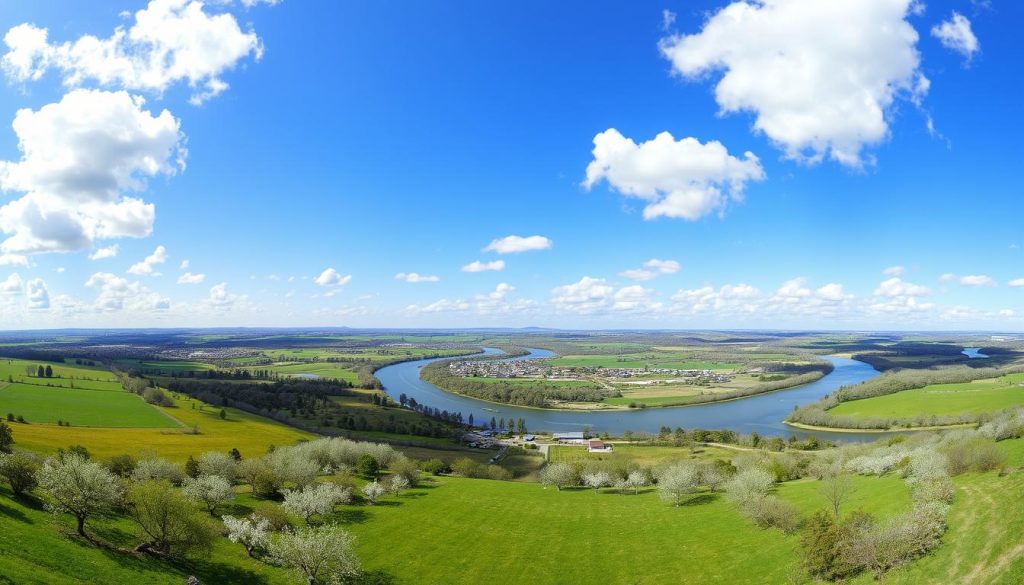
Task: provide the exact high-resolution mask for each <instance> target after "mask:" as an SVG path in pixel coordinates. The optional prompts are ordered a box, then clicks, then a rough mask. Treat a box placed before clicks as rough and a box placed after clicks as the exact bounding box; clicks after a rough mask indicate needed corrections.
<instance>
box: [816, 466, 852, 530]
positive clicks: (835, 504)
mask: <svg viewBox="0 0 1024 585" xmlns="http://www.w3.org/2000/svg"><path fill="white" fill-rule="evenodd" d="M853 490H854V488H853V481H852V480H851V478H850V475H849V474H847V473H844V472H842V471H841V470H834V471H833V472H832V473H830V474H828V475H826V476H825V478H824V479H822V481H821V495H823V496H825V499H826V500H828V503H829V505H830V506H832V517H833V519H834V520H835V521H836V522H839V509H840V508H842V506H843V502H845V501H846V500H847V499H849V497H850V495H851V494H852V493H853Z"/></svg>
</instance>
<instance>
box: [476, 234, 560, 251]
mask: <svg viewBox="0 0 1024 585" xmlns="http://www.w3.org/2000/svg"><path fill="white" fill-rule="evenodd" d="M551 245H552V242H551V240H549V239H548V238H546V237H544V236H526V237H523V236H515V235H513V236H505V237H504V238H499V239H497V240H492V241H491V243H490V244H487V247H486V248H484V249H483V251H484V252H497V253H498V254H518V253H520V252H532V251H535V250H547V249H548V248H550V247H551Z"/></svg>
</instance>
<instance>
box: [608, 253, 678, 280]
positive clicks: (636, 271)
mask: <svg viewBox="0 0 1024 585" xmlns="http://www.w3.org/2000/svg"><path fill="white" fill-rule="evenodd" d="M676 272H679V262H676V261H675V260H659V259H658V258H651V259H650V260H648V261H647V262H644V265H643V267H642V268H633V269H630V270H623V271H622V272H620V273H619V276H621V277H623V278H628V279H630V280H640V281H644V280H653V279H655V278H657V277H658V276H660V275H662V274H675V273H676Z"/></svg>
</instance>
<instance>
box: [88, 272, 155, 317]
mask: <svg viewBox="0 0 1024 585" xmlns="http://www.w3.org/2000/svg"><path fill="white" fill-rule="evenodd" d="M85 286H87V287H89V288H94V289H97V290H98V291H99V292H98V293H97V295H96V300H95V301H94V303H93V308H94V309H96V310H97V311H103V312H115V311H129V312H147V311H164V310H166V309H168V308H169V307H170V301H169V300H168V299H167V298H165V297H163V296H161V295H159V294H157V293H155V292H153V291H151V290H149V289H148V288H146V287H145V286H143V285H142V284H141V283H139V282H138V281H135V282H130V281H128V279H126V278H122V277H120V276H117V275H116V274H111V273H109V272H97V273H95V274H93V275H92V276H90V277H89V280H87V281H86V282H85Z"/></svg>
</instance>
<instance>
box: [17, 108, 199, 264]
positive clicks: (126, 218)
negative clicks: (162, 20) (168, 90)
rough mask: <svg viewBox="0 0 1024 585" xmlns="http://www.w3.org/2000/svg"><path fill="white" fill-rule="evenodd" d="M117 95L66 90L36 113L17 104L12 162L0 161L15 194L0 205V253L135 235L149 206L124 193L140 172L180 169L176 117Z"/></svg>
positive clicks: (66, 248) (142, 178)
mask: <svg viewBox="0 0 1024 585" xmlns="http://www.w3.org/2000/svg"><path fill="white" fill-rule="evenodd" d="M143 103H144V102H143V100H142V99H140V98H136V97H132V96H130V95H128V94H127V93H125V92H117V93H110V92H105V91H91V90H75V91H72V92H71V93H69V94H67V95H65V96H64V97H63V98H62V99H61V101H60V102H58V103H54V104H48V105H46V106H43V107H42V108H40V109H39V110H38V111H32V110H30V109H22V110H19V111H18V113H17V115H16V116H15V118H14V123H13V127H14V132H15V134H16V135H17V137H18V148H19V149H20V150H21V152H22V157H21V160H20V161H17V162H9V161H0V188H2V189H3V190H4V191H17V192H23V193H25V195H24V196H22V197H21V198H19V199H15V200H14V201H11V202H9V203H7V204H6V205H4V206H3V207H0V231H3V232H4V233H5V234H9V237H8V238H7V239H6V240H5V241H4V242H3V243H2V244H0V253H9V254H35V253H41V252H71V251H75V250H81V249H86V248H91V247H93V243H94V242H95V241H96V240H101V239H112V238H123V237H135V238H138V237H143V236H147V235H149V234H150V233H151V232H152V230H153V220H154V217H155V215H156V210H155V207H154V206H153V204H151V203H146V202H144V201H143V200H142V199H139V198H136V197H128V196H126V195H125V192H127V191H142V190H143V189H145V187H146V178H148V177H154V176H157V175H173V174H174V173H176V172H177V171H178V170H179V169H183V168H184V157H185V150H184V148H183V146H182V144H183V140H184V138H183V135H182V134H181V132H180V131H179V126H178V121H177V120H176V119H175V118H174V117H173V116H171V114H170V112H168V111H167V110H164V111H162V112H161V113H160V114H159V115H157V116H153V115H152V114H150V113H149V112H148V111H146V110H144V109H142V106H143Z"/></svg>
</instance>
